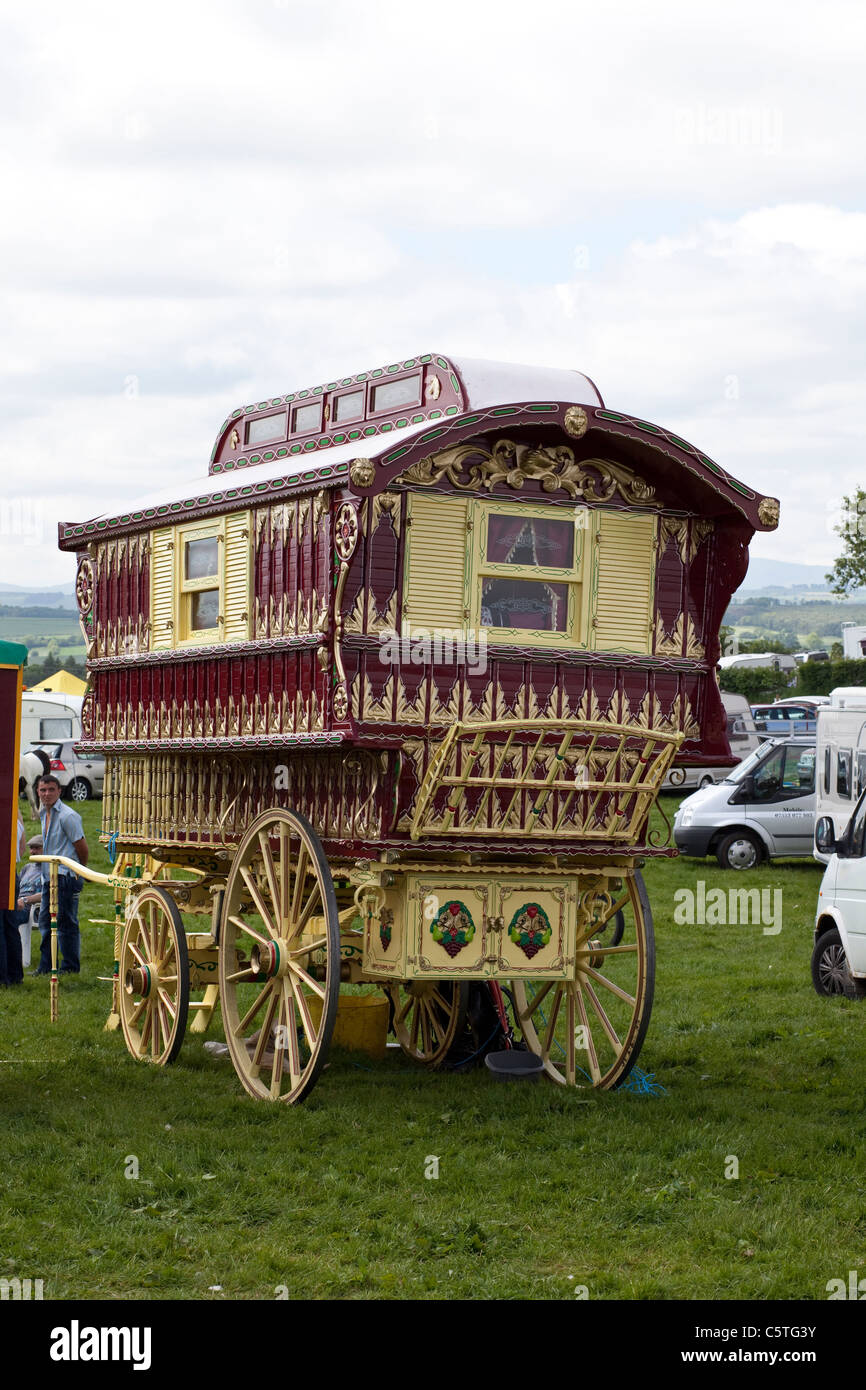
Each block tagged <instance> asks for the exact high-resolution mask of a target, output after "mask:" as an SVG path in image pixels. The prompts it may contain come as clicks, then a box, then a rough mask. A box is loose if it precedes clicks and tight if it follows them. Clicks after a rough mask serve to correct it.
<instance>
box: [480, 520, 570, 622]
mask: <svg viewBox="0 0 866 1390" xmlns="http://www.w3.org/2000/svg"><path fill="white" fill-rule="evenodd" d="M471 529H472V530H475V531H476V532H477V536H478V539H477V542H476V549H475V552H474V557H473V558H474V574H473V578H472V585H471V587H472V590H473V594H472V597H473V610H472V611H473V622H474V623H477V625H478V626H479V627H480V628H482V629H484V630H485V631H486V632H487V634H488V637H491V638H493V639H494V640H497V641H505V642H507V641H516V642H524V643H525V642H530V643H531V642H533V640H534V641H537V642H540V643H544V642H545V640H546V641H548V642H550V641H551V640H553V641H556V640H558V641H559V642H560V643H563V642H565V643H568V644H572V643H582V642H583V641H584V640H585V635H584V631H583V630H582V629H583V626H584V625H583V622H582V610H583V603H582V595H583V583H582V580H583V558H584V556H583V550H584V547H583V543H582V535H583V533H582V531H581V530H580V529H578V526H577V525H576V523H575V518H574V515H573V514H572V513H571V512H563V511H562V510H561V509H559V508H554V507H539V506H533V505H529V506H527V505H526V504H520V503H516V504H508V503H503V502H498V503H493V502H476V503H474V504H473V517H472V525H471ZM548 634H549V635H548Z"/></svg>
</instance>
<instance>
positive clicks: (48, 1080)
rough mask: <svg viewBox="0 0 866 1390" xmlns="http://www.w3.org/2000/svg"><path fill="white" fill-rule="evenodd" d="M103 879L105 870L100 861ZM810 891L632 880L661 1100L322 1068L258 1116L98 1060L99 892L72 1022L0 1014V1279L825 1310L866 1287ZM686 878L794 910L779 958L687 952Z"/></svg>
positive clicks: (712, 938) (28, 995) (654, 875)
mask: <svg viewBox="0 0 866 1390" xmlns="http://www.w3.org/2000/svg"><path fill="white" fill-rule="evenodd" d="M665 800H666V802H667V803H668V805H667V809H668V811H669V812H671V811H672V810H673V809H674V808H675V806H676V799H675V798H672V797H668V798H666V799H665ZM100 811H101V803H99V802H96V803H94V802H90V803H88V804H87V805H86V807H85V808H84V815H85V820H86V826H87V832H88V836H89V839H90V842H91V845H94V844H95V842H96V834H97V831H98V821H99V815H100ZM91 862H92V864H93V866H94V867H97V868H107V867H108V862H107V858H106V855H105V851H104V850H103V849H102V848H101V847H98V848H97V850H96V853H95V854H94V855H93V857H92V861H91ZM820 875H821V870H820V867H819V866H818V865H816V864H814V863H811V862H807V861H800V862H794V861H792V862H789V863H787V864H782V865H776V866H773V867H772V868H770V869H764V870H758V871H756V872H755V873H754V875H749V876H745V875H742V876H741V875H736V876H734V875H732V874H726V873H723V872H722V871H721V870H720V869H718V868H717V867H716V866H715V861H702V862H695V861H685V860H681V861H661V860H656V861H653V862H651V863H650V864H649V865H648V866H647V868H646V870H645V877H646V880H647V885H648V890H649V895H650V900H651V902H652V904H653V908H654V912H655V918H656V936H657V946H658V962H657V975H656V1001H655V1008H654V1012H653V1018H652V1022H651V1025H650V1030H649V1034H648V1037H647V1040H646V1043H645V1045H644V1049H643V1052H642V1054H641V1057H640V1059H639V1063H638V1065H639V1067H640V1068H641V1069H642V1071H643V1072H645V1073H650V1074H652V1076H653V1077H654V1079H655V1082H656V1083H657V1084H658V1085H660V1086H661V1087H663V1088H664V1092H663V1093H660V1094H634V1093H632V1092H629V1091H620V1092H614V1093H595V1092H592V1091H585V1090H584V1091H573V1092H566V1091H565V1090H563V1089H560V1088H557V1087H555V1086H554V1085H553V1084H552V1083H548V1082H542V1083H540V1084H538V1085H526V1084H519V1083H518V1084H514V1083H512V1084H510V1085H501V1084H497V1083H496V1082H494V1081H493V1080H492V1078H491V1077H490V1076H489V1074H488V1073H487V1071H486V1069H485V1068H483V1067H482V1068H480V1069H477V1070H473V1071H470V1072H468V1073H466V1074H461V1073H444V1072H440V1073H427V1072H424V1071H421V1070H418V1069H416V1068H415V1067H414V1066H413V1065H411V1064H410V1063H409V1062H408V1061H407V1060H406V1059H405V1058H404V1057H403V1055H402V1054H401V1053H400V1052H395V1051H389V1053H388V1056H387V1058H386V1060H385V1061H384V1062H383V1063H374V1062H372V1061H369V1060H368V1059H367V1058H366V1057H364V1056H362V1055H360V1054H352V1053H332V1055H331V1062H330V1065H329V1067H328V1068H327V1070H326V1071H325V1072H324V1074H323V1077H322V1079H321V1080H320V1082H319V1084H318V1086H317V1087H316V1089H315V1091H314V1092H313V1094H312V1097H311V1098H310V1100H309V1101H308V1102H307V1103H306V1104H304V1105H303V1106H300V1107H297V1108H295V1109H288V1108H285V1107H282V1106H280V1107H272V1106H269V1105H267V1104H259V1103H256V1102H254V1101H252V1100H251V1099H249V1098H248V1097H247V1096H246V1095H245V1093H244V1092H243V1091H242V1089H241V1086H240V1083H239V1082H238V1080H237V1078H236V1076H235V1073H234V1070H233V1068H232V1066H231V1064H230V1063H229V1062H226V1061H213V1060H211V1058H210V1057H209V1056H208V1054H207V1053H205V1051H204V1049H203V1045H202V1039H201V1038H200V1037H199V1036H194V1035H188V1037H187V1040H186V1042H185V1043H184V1046H183V1049H182V1051H181V1053H180V1057H179V1059H178V1061H177V1063H176V1064H175V1065H174V1066H173V1067H170V1068H166V1069H164V1070H155V1069H152V1068H150V1067H149V1066H147V1065H145V1064H141V1063H136V1062H134V1061H133V1060H132V1058H131V1057H130V1056H129V1055H128V1054H127V1052H126V1050H125V1048H124V1044H123V1039H122V1035H121V1034H120V1033H106V1032H104V1031H103V1023H104V1021H105V1018H106V1015H107V1013H108V1009H109V1003H110V987H109V985H107V984H103V983H100V982H98V980H97V979H96V977H97V976H99V975H105V976H107V975H109V974H110V971H111V962H112V955H113V951H112V941H113V929H112V927H111V926H109V925H91V924H90V923H89V920H88V919H90V918H109V917H111V915H112V910H111V900H110V894H109V893H108V891H107V890H101V889H96V888H93V887H92V886H88V887H87V888H85V890H84V892H83V894H82V899H81V918H82V932H83V952H82V954H83V969H82V974H81V976H80V977H77V978H73V979H72V980H71V981H70V982H66V981H61V990H60V1011H61V1018H60V1022H59V1023H58V1024H56V1025H50V1024H49V1022H48V988H47V981H46V980H45V979H31V978H29V977H28V978H27V979H26V980H25V983H24V986H23V987H22V988H20V989H17V990H8V991H4V992H3V993H2V996H0V1009H2V1013H0V1030H2V1031H0V1090H2V1109H3V1121H4V1123H3V1125H2V1129H0V1162H2V1171H3V1174H4V1183H3V1195H4V1200H3V1202H2V1206H0V1275H5V1276H7V1277H9V1276H12V1275H15V1274H17V1275H19V1276H20V1277H22V1278H25V1277H32V1278H42V1279H44V1281H45V1297H46V1298H131V1297H143V1298H158V1299H179V1298H202V1297H204V1298H213V1299H220V1298H238V1297H241V1298H256V1299H271V1298H274V1297H275V1296H277V1293H278V1291H279V1290H281V1289H283V1288H285V1289H286V1290H287V1291H288V1294H289V1296H290V1297H293V1298H294V1297H301V1298H340V1299H343V1298H357V1299H366V1298H388V1299H391V1298H393V1299H403V1298H418V1297H425V1298H434V1299H453V1298H483V1299H488V1298H504V1299H519V1298H530V1299H571V1298H573V1297H574V1296H575V1289H576V1288H577V1287H578V1286H581V1285H583V1286H586V1288H587V1290H588V1294H589V1297H590V1298H591V1299H616V1298H624V1299H691V1298H695V1299H730V1298H746V1299H766V1298H782V1299H819V1300H820V1299H826V1297H827V1293H826V1284H827V1281H828V1280H829V1279H831V1278H836V1277H843V1278H844V1277H847V1271H848V1270H849V1269H860V1270H862V1271H864V1272H866V1205H864V1194H863V1178H862V1164H861V1163H860V1162H859V1159H858V1155H859V1153H860V1152H861V1151H862V1148H863V1144H864V1139H866V1112H864V1106H863V1099H862V1091H863V1076H864V1071H866V1011H864V1009H863V1007H862V1006H860V1005H858V1004H857V1003H853V1002H849V1001H848V1000H845V999H821V998H819V997H818V996H817V995H816V994H815V993H814V991H813V989H812V985H811V980H810V974H809V957H810V952H811V946H812V922H813V919H814V912H815V904H816V899H817V892H818V886H819V883H820ZM698 878H702V879H704V880H705V882H706V884H707V888H708V889H709V888H710V887H713V886H723V887H724V888H726V889H727V888H729V887H732V886H736V887H742V886H745V885H746V884H747V883H748V884H751V883H755V884H757V885H761V886H764V885H768V886H770V887H772V888H780V889H781V890H782V893H783V918H782V930H781V931H780V932H779V933H778V934H777V935H765V934H764V933H763V931H762V928H761V926H759V925H756V926H747V925H743V926H727V927H722V926H692V927H688V926H678V925H677V924H676V923H675V921H674V907H675V900H674V892H675V890H676V889H678V888H682V887H693V886H694V884H695V881H696V880H697V879H698ZM734 879H735V883H734ZM35 944H36V943H35V941H34V945H35ZM211 1036H215V1037H221V1036H222V1034H221V1031H220V1028H219V1023H218V1021H217V1022H215V1024H214V1025H213V1027H212V1029H211ZM431 1155H436V1156H437V1157H438V1159H439V1177H438V1179H437V1180H432V1179H427V1178H425V1165H426V1164H427V1160H428V1158H429V1157H430V1156H431ZM732 1157H734V1158H736V1159H737V1161H738V1165H739V1176H738V1177H737V1178H727V1177H726V1176H725V1174H726V1170H727V1171H729V1172H730V1171H732V1168H733V1166H734V1165H733V1164H732ZM133 1160H135V1162H133ZM136 1168H137V1171H138V1177H137V1178H133V1177H127V1176H126V1174H127V1173H132V1172H133V1171H134V1170H135V1169H136ZM215 1286H219V1287H218V1288H216V1287H215Z"/></svg>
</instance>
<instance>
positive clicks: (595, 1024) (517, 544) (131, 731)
mask: <svg viewBox="0 0 866 1390" xmlns="http://www.w3.org/2000/svg"><path fill="white" fill-rule="evenodd" d="M777 519H778V504H777V503H776V502H775V500H774V499H772V498H768V497H762V496H761V495H759V494H757V493H755V492H753V491H752V490H751V489H750V488H748V487H746V486H744V485H743V484H742V483H740V482H737V481H736V480H735V479H733V478H731V477H730V476H729V475H728V474H727V473H726V472H725V471H724V470H723V469H722V468H720V467H719V465H718V464H716V463H714V462H713V461H712V460H711V459H709V458H707V457H706V456H705V455H704V454H702V453H701V452H700V451H699V450H698V449H696V448H694V447H693V446H692V445H691V444H689V443H687V442H686V441H685V440H683V439H680V438H678V437H677V436H676V435H675V434H672V433H671V432H670V431H668V430H665V429H663V428H661V427H660V426H658V425H654V424H650V423H648V422H647V421H644V420H639V419H635V418H633V417H631V416H629V415H626V414H623V413H621V412H619V411H614V410H609V409H608V408H607V407H606V406H605V404H604V402H603V401H602V399H601V396H600V395H599V393H598V391H597V389H596V388H595V386H594V385H593V383H592V382H591V381H590V380H589V379H588V378H587V377H584V376H581V375H580V374H579V373H577V372H572V371H542V370H537V369H533V368H526V367H518V366H513V365H504V364H499V363H491V362H477V361H462V360H454V359H451V358H445V357H441V356H438V355H436V354H424V355H422V356H420V357H417V358H412V359H409V360H407V361H405V362H400V363H394V364H392V365H390V366H387V367H383V368H379V369H377V370H374V371H367V372H361V373H359V374H357V375H355V376H347V377H343V378H341V379H339V380H334V381H330V382H328V383H324V384H322V385H319V386H315V387H313V388H310V389H307V390H302V391H297V392H293V393H291V394H289V395H287V396H279V397H275V398H274V399H272V400H266V401H261V402H258V403H257V404H254V405H250V406H246V407H245V408H243V409H239V410H236V411H234V412H233V414H232V415H231V416H230V417H229V418H228V419H227V420H226V421H225V422H224V423H223V425H222V427H221V428H220V431H219V434H218V436H217V440H216V444H215V446H214V450H213V454H212V457H211V461H210V468H209V471H208V474H207V477H205V478H202V479H201V480H199V481H197V482H193V483H190V484H183V485H178V486H177V487H176V488H175V489H173V490H172V491H171V492H169V493H166V494H163V495H159V496H154V497H149V498H145V499H143V500H142V501H140V502H138V503H136V504H135V505H134V506H132V507H130V508H128V509H127V510H126V511H124V512H122V513H121V514H118V515H110V516H104V517H100V518H98V519H96V520H93V521H89V522H83V523H75V524H68V525H62V526H61V528H60V545H61V547H62V548H63V549H65V550H70V551H75V552H77V554H78V584H77V592H78V601H79V606H80V609H81V618H82V624H83V627H84V631H85V634H86V638H87V642H88V648H89V658H88V664H89V671H90V688H89V693H88V695H87V697H86V700H85V708H84V714H83V727H84V742H83V744H82V747H84V748H86V750H87V751H88V752H93V753H95V752H101V753H104V755H105V757H106V766H107V774H106V790H105V797H104V803H103V808H104V809H103V839H104V840H105V841H107V842H110V844H111V846H112V848H113V849H114V850H116V852H117V853H118V855H119V858H118V859H117V862H116V864H115V872H114V873H113V874H112V875H111V876H110V878H109V880H108V881H110V882H112V883H113V884H114V885H115V887H116V889H117V895H118V913H119V923H120V925H119V928H118V942H117V950H116V955H117V965H116V968H115V972H116V978H115V1003H114V1017H115V1019H116V1020H117V1019H119V1022H120V1024H121V1025H122V1028H123V1032H124V1036H125V1038H126V1042H127V1045H128V1047H129V1050H130V1052H131V1053H132V1054H133V1056H135V1057H140V1058H146V1059H149V1060H151V1061H154V1062H157V1063H166V1062H170V1061H173V1060H174V1058H175V1057H176V1056H177V1053H178V1050H179V1048H180V1044H181V1041H182V1038H183V1033H184V1029H185V1026H186V1022H187V1016H188V1011H189V1010H190V1009H196V1010H197V1017H196V1018H195V1019H194V1022H193V1024H192V1026H193V1028H195V1029H197V1030H198V1031H203V1030H204V1028H205V1027H206V1026H207V1024H208V1021H209V1019H210V1017H211V1015H212V1013H213V1010H214V1008H215V1006H216V1003H217V1000H218V999H219V1002H220V1005H221V1008H222V1015H223V1023H224V1027H225V1035H226V1040H227V1042H228V1045H229V1049H230V1051H231V1055H232V1058H233V1061H234V1064H235V1067H236V1069H237V1071H238V1074H239V1076H240V1078H241V1081H242V1083H243V1085H244V1086H245V1087H246V1089H247V1090H248V1091H249V1092H250V1094H251V1095H253V1096H260V1097H263V1098H271V1099H279V1100H284V1101H289V1102H295V1101H299V1100H302V1099H303V1098H304V1097H305V1096H306V1095H307V1094H308V1093H309V1091H310V1088H311V1087H312V1086H313V1084H314V1083H315V1080H316V1078H317V1076H318V1074H319V1072H320V1070H321V1067H322V1065H323V1063H324V1061H325V1058H326V1054H327V1051H328V1047H329V1044H330V1041H331V1036H332V1032H333V1028H334V1022H335V1017H336V1012H337V1007H338V997H339V990H340V985H341V982H344V983H346V984H347V985H357V984H359V983H366V984H373V985H378V986H381V987H382V989H384V990H385V991H386V992H387V994H388V995H389V996H390V998H391V1000H392V1002H393V1005H394V1008H393V1015H392V1021H393V1027H394V1030H395V1032H396V1035H397V1037H398V1039H399V1041H400V1043H401V1045H402V1046H403V1048H404V1050H405V1051H406V1052H407V1053H408V1054H409V1055H411V1056H413V1057H417V1058H418V1060H419V1061H422V1062H426V1063H428V1064H431V1065H436V1064H437V1063H438V1062H440V1061H441V1060H442V1059H443V1058H444V1057H445V1056H446V1055H447V1053H448V1050H449V1048H450V1047H451V1046H452V1045H453V1043H454V1041H455V1039H456V1038H458V1037H459V1035H460V1033H461V1030H462V1028H463V1020H464V1016H465V1008H466V998H467V993H468V989H469V982H471V981H491V982H492V981H506V982H509V984H508V989H509V991H510V996H511V998H512V1000H513V1003H514V1013H515V1021H516V1024H517V1026H518V1027H519V1029H520V1031H521V1032H522V1036H523V1039H524V1041H525V1043H526V1045H527V1047H528V1048H529V1049H531V1050H532V1051H533V1052H536V1053H538V1054H539V1055H540V1056H541V1057H542V1058H543V1059H544V1065H545V1069H546V1071H547V1072H548V1073H549V1074H550V1076H551V1077H553V1078H554V1079H555V1080H558V1081H561V1082H565V1083H567V1084H591V1085H596V1086H602V1087H611V1086H615V1085H617V1084H618V1083H619V1082H621V1081H622V1080H623V1079H624V1078H625V1077H626V1075H627V1074H628V1072H629V1070H630V1069H631V1067H632V1066H633V1064H634V1062H635V1060H636V1058H637V1055H638V1052H639V1049H640V1046H641V1043H642V1041H643V1038H644V1035H645V1033H646V1029H647V1025H648V1021H649V1016H650V1009H651V1005H652V996H653V978H654V954H653V931H652V919H651V913H650V907H649V903H648V901H647V896H646V893H645V890H644V886H643V882H642V879H641V874H640V863H641V861H642V860H644V859H646V858H647V857H648V856H651V855H656V854H671V853H672V852H673V851H672V850H671V849H669V848H666V847H664V846H663V845H660V844H656V843H654V842H653V841H654V837H653V835H652V834H651V833H650V830H649V822H650V811H651V809H652V807H653V805H654V803H655V799H656V796H657V794H658V791H659V788H660V787H661V784H662V781H663V780H664V777H665V774H666V773H667V771H668V769H669V767H670V765H671V762H672V760H673V759H674V758H677V759H678V760H679V761H681V762H686V763H689V764H695V765H705V766H707V767H718V766H719V765H724V764H725V763H726V762H731V761H732V759H731V757H730V750H729V747H728V744H727V738H726V724H725V714H724V709H723V706H722V702H721V698H720V695H719V690H718V685H717V682H716V678H715V663H716V660H717V658H718V655H719V643H718V633H719V626H720V623H721V619H722V615H723V613H724V611H725V608H726V606H727V603H728V600H729V598H730V595H731V593H732V592H733V590H734V589H735V588H736V587H737V585H738V583H739V582H740V580H741V579H742V577H743V575H744V573H745V569H746V564H747V546H748V542H749V540H750V538H751V536H752V535H753V533H754V531H755V530H756V529H761V530H769V529H772V528H773V527H774V526H775V525H776V524H777ZM197 919H198V920H197ZM196 927H197V928H198V930H196V929H195V928H196ZM191 994H192V996H193V997H192V998H191V997H190V995H191Z"/></svg>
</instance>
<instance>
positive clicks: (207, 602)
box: [177, 526, 222, 642]
mask: <svg viewBox="0 0 866 1390" xmlns="http://www.w3.org/2000/svg"><path fill="white" fill-rule="evenodd" d="M220 534H221V533H220V530H219V528H218V527H208V528H207V529H206V530H205V529H203V528H202V527H201V526H198V527H195V528H190V529H188V530H180V531H179V533H178V543H179V544H178V549H179V551H180V555H179V579H180V584H179V589H180V592H179V594H178V614H177V617H178V636H179V637H180V640H181V641H182V642H188V641H199V642H200V641H202V640H207V639H210V638H214V637H218V636H219V627H220V613H221V609H220V597H221V593H222V575H221V556H220V548H221V542H220Z"/></svg>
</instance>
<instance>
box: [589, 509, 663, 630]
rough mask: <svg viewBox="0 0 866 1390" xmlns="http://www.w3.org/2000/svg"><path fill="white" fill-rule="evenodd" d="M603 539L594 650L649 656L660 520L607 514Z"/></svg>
mask: <svg viewBox="0 0 866 1390" xmlns="http://www.w3.org/2000/svg"><path fill="white" fill-rule="evenodd" d="M598 537H599V543H598V546H597V547H596V549H597V552H598V579H597V589H596V601H595V641H594V644H593V645H594V646H595V648H596V649H597V650H599V651H608V652H648V651H649V650H650V642H651V630H650V625H651V620H652V611H653V597H654V591H655V538H656V518H655V517H654V516H650V515H647V514H645V513H633V512H612V511H610V512H609V511H602V512H601V513H600V514H599V521H598Z"/></svg>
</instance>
